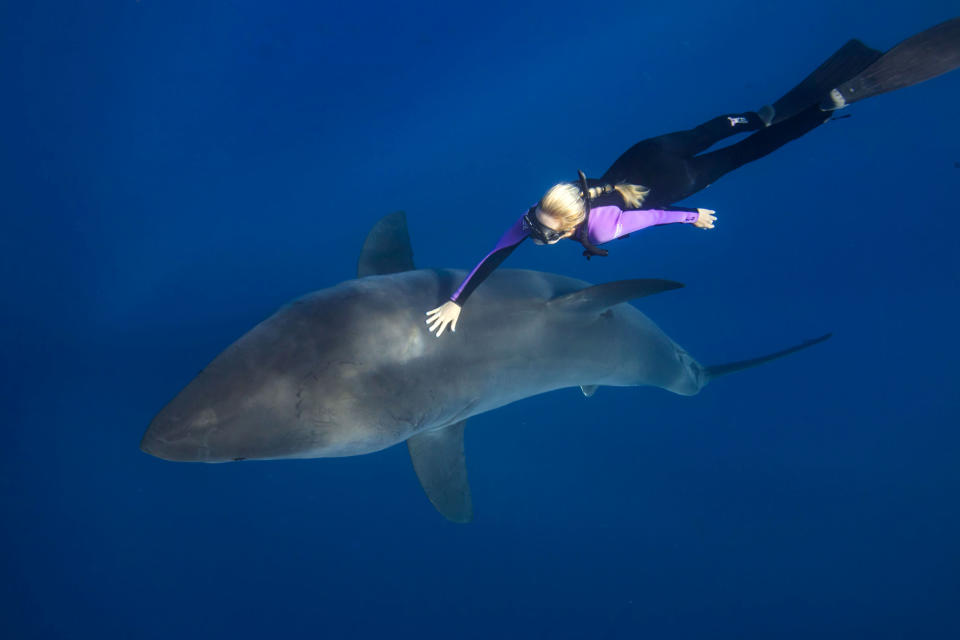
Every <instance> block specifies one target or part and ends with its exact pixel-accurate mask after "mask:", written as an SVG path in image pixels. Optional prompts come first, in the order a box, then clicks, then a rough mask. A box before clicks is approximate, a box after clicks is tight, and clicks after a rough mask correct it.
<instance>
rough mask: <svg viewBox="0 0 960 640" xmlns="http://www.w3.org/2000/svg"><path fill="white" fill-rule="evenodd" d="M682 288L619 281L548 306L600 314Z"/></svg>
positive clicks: (661, 282)
mask: <svg viewBox="0 0 960 640" xmlns="http://www.w3.org/2000/svg"><path fill="white" fill-rule="evenodd" d="M681 287H683V284H681V283H679V282H674V281H673V280H658V279H646V280H617V281H616V282H607V283H604V284H598V285H595V286H592V287H587V288H586V289H580V290H579V291H574V292H573V293H568V294H566V295H562V296H558V297H556V298H554V299H553V300H551V301H550V302H549V303H548V304H549V305H550V306H551V307H553V308H555V309H561V310H565V311H588V312H594V311H596V312H599V311H603V310H605V309H608V308H610V307H612V306H613V305H616V304H620V303H621V302H626V301H628V300H633V299H635V298H642V297H644V296H651V295H653V294H655V293H662V292H664V291H671V290H673V289H680V288H681Z"/></svg>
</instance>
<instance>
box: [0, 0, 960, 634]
mask: <svg viewBox="0 0 960 640" xmlns="http://www.w3.org/2000/svg"><path fill="white" fill-rule="evenodd" d="M197 4H198V3H177V2H158V1H156V0H143V1H142V2H134V1H133V0H127V1H124V2H119V1H118V2H103V3H70V2H54V3H40V2H32V3H30V2H27V3H20V2H16V3H15V2H4V3H2V4H0V79H2V98H0V115H2V122H3V125H4V126H3V140H2V143H0V211H2V219H3V225H2V228H0V268H2V270H3V274H2V275H3V279H2V281H3V284H4V286H3V291H2V298H0V300H2V302H0V304H2V305H3V309H2V318H3V320H2V322H3V327H2V333H0V336H2V337H0V340H2V345H0V346H2V361H0V367H2V369H0V374H2V376H3V379H2V383H3V387H2V388H3V396H2V398H3V403H2V410H3V414H4V415H3V422H2V425H3V433H4V438H3V444H2V446H0V465H2V467H0V480H2V486H0V500H2V503H0V507H2V514H3V536H2V552H0V560H2V563H3V566H2V570H3V574H2V577H3V579H2V580H0V633H2V635H3V636H4V637H10V638H86V637H91V638H104V637H109V638H114V637H116V638H120V637H123V638H171V637H186V638H193V637H226V636H227V635H228V634H229V635H230V636H231V637H237V638H245V637H265V636H268V635H269V636H270V637H293V636H294V634H311V635H312V636H313V637H318V636H319V637H331V638H333V637H337V638H339V637H343V638H352V637H358V638H359V637H398V636H403V635H410V634H414V633H416V634H418V637H421V638H431V637H444V638H461V637H469V638H490V637H511V638H514V637H515V638H536V637H543V638H564V637H571V638H574V637H577V638H579V637H584V638H585V637H599V638H604V637H609V638H634V637H639V636H640V635H641V634H643V635H644V636H645V637H711V638H745V637H771V636H772V637H797V638H809V637H839V638H849V637H871V638H881V637H891V638H894V637H908V636H909V637H957V634H960V614H958V603H960V577H958V576H960V571H958V569H960V547H958V545H957V540H958V539H960V512H958V507H957V496H958V492H960V470H958V469H960V465H958V462H960V456H958V454H960V433H958V425H960V419H958V418H960V406H958V404H960V401H958V394H957V390H956V383H957V359H958V356H960V338H958V330H957V328H958V326H960V306H958V303H957V293H958V287H960V267H958V261H957V233H956V219H957V213H958V210H957V202H956V193H957V187H958V185H960V168H958V165H957V163H958V162H960V119H958V118H957V117H956V115H957V113H958V109H960V73H954V74H952V75H948V76H944V77H941V78H938V79H936V80H933V81H931V82H929V83H926V84H924V85H921V86H918V87H914V88H911V89H909V90H905V91H901V92H898V93H895V94H890V95H886V96H882V97H880V98H878V99H875V100H870V101H866V102H863V103H860V104H857V105H856V106H855V107H853V108H851V109H850V110H849V112H850V113H851V114H852V115H853V117H852V118H850V119H845V120H841V121H837V122H833V123H830V124H828V125H826V126H824V127H822V128H820V129H818V130H817V131H815V132H813V133H811V134H809V135H808V136H806V137H804V138H803V139H801V140H799V141H797V142H795V143H792V144H790V145H789V146H788V147H786V148H784V149H782V150H780V151H778V152H777V153H775V154H774V155H772V156H770V157H768V158H765V159H763V160H761V161H759V162H757V163H755V164H753V165H750V166H748V167H745V168H743V169H741V170H739V171H737V172H736V173H734V174H732V175H730V176H727V177H726V178H724V179H722V180H721V181H719V182H718V183H717V184H716V185H714V186H713V187H711V188H710V189H709V190H707V191H705V192H701V193H700V194H697V195H696V196H694V197H693V198H691V199H690V201H688V202H689V203H690V204H691V205H693V206H707V207H711V208H714V209H716V210H717V212H718V215H719V216H720V218H719V224H718V227H717V229H716V230H715V231H712V232H709V233H708V232H699V231H695V230H691V229H690V228H687V227H684V228H660V229H654V230H650V231H647V232H643V233H641V234H635V235H634V237H632V238H631V239H630V240H627V241H625V242H623V243H618V244H617V245H616V246H615V247H614V249H615V250H614V251H613V252H612V255H611V257H610V258H608V259H605V260H593V261H592V262H591V263H587V262H586V261H584V260H582V259H581V258H580V257H579V251H577V249H576V247H575V246H573V245H566V246H561V247H559V248H556V249H552V250H547V249H537V248H535V247H533V246H532V245H529V246H528V245H525V246H524V247H523V248H522V249H521V250H519V251H517V252H516V253H515V254H514V255H513V256H512V257H511V259H510V261H509V263H508V265H507V266H512V267H525V268H541V269H545V270H552V271H559V272H563V273H566V274H570V275H573V276H577V277H581V278H584V279H588V280H591V281H594V282H602V281H607V280H613V279H618V278H624V277H644V276H646V277H668V278H672V279H676V280H681V281H683V282H686V283H687V285H688V286H687V289H685V290H683V291H680V292H676V293H671V294H666V295H663V296H658V297H655V298H651V299H648V300H644V301H642V303H640V304H639V305H638V306H640V307H641V308H642V309H643V310H644V311H645V312H647V313H649V314H650V315H651V316H652V317H653V318H654V319H655V320H656V321H657V322H658V323H659V324H660V325H661V326H662V327H664V329H665V330H666V331H667V332H668V333H669V334H670V335H671V336H672V337H674V338H675V339H676V340H677V341H678V342H679V343H680V344H682V345H684V346H685V347H686V348H687V349H688V350H689V351H690V352H691V353H692V354H694V355H695V356H697V357H698V358H700V359H701V360H702V361H704V362H708V363H710V362H722V361H725V360H731V359H738V358H741V357H747V356H751V355H755V354H757V353H761V352H764V351H768V350H771V349H775V348H779V347H782V346H785V345H787V344H791V343H794V342H796V341H798V340H799V339H802V338H806V337H811V336H813V335H818V334H820V333H822V332H825V331H834V332H835V337H834V339H833V340H831V341H829V342H828V343H826V344H824V345H822V346H819V347H817V348H816V349H813V350H810V351H807V352H804V353H802V354H799V355H796V356H794V357H792V358H790V359H788V360H784V361H779V362H777V363H775V364H771V365H768V366H766V367H764V368H761V369H755V370H752V371H749V372H745V373H742V374H739V375H738V376H736V377H730V378H727V379H724V380H722V381H719V382H717V383H716V384H715V385H712V386H711V387H709V388H707V389H706V390H705V391H704V392H703V393H702V394H701V395H699V396H697V397H694V398H683V397H679V396H674V395H671V394H669V393H667V392H663V391H660V390H656V389H606V388H605V389H601V390H600V391H599V392H598V393H597V395H596V396H594V397H593V398H592V399H590V400H586V399H584V398H583V397H582V396H581V394H580V393H579V391H577V390H575V389H568V390H563V391H560V392H556V393H552V394H548V395H546V396H541V397H538V398H532V399H529V400H526V401H523V402H521V403H517V404H516V405H513V406H509V407H506V408H503V409H501V410H499V411H497V412H494V413H490V414H486V415H483V416H479V417H477V418H474V419H472V420H471V421H470V428H469V429H468V435H467V452H468V463H469V469H470V477H471V483H472V486H473V496H474V502H475V507H476V520H475V522H474V523H473V524H470V525H467V526H457V525H453V524H450V523H447V522H446V521H444V520H443V519H442V518H441V517H440V516H439V515H438V514H437V513H436V512H435V511H434V510H433V508H432V507H431V506H430V504H429V502H428V501H427V500H426V498H425V497H424V496H423V494H422V491H421V489H420V487H419V485H418V483H417V481H416V478H415V476H414V474H413V471H412V469H411V467H410V464H409V460H408V457H407V452H406V450H405V447H394V448H392V449H389V450H387V451H383V452H381V453H377V454H374V455H369V456H361V457H356V458H346V459H329V460H309V461H291V462H254V463H244V464H228V465H200V464H195V465H191V464H174V463H168V462H163V461H160V460H157V459H154V458H151V457H148V456H147V455H145V454H143V453H141V452H140V451H139V450H138V443H139V439H140V437H141V435H142V433H143V431H144V429H145V428H146V426H147V424H148V423H149V421H150V419H151V417H152V416H153V415H154V414H155V413H156V412H157V411H158V410H159V409H160V408H161V407H162V406H163V404H164V403H165V402H166V401H167V400H169V399H170V398H171V397H172V396H173V395H174V394H175V393H176V392H177V391H178V390H179V389H180V388H181V387H182V386H183V385H184V384H186V383H187V382H188V381H189V380H190V379H191V378H192V376H193V375H194V374H195V373H196V371H197V370H199V369H200V368H201V367H202V366H203V365H204V364H206V363H207V362H208V361H209V360H210V359H211V358H212V357H213V356H215V355H216V354H217V353H218V352H219V351H220V350H221V349H222V348H224V347H225V346H226V345H227V344H229V343H230V342H231V341H233V340H234V339H235V338H236V337H238V336H239V335H240V334H242V333H243V332H244V331H246V330H247V329H248V328H250V327H251V326H252V325H253V324H255V323H256V322H258V321H259V320H261V319H262V318H264V317H265V316H266V315H268V314H269V313H271V312H272V311H273V310H274V309H275V308H277V307H278V306H280V305H281V304H282V303H284V302H285V301H287V300H289V299H291V298H293V297H295V296H298V295H300V294H302V293H304V292H307V291H310V290H313V289H318V288H322V287H327V286H330V285H333V284H335V283H337V282H339V281H342V280H344V279H347V278H350V277H352V275H353V273H354V270H355V266H356V257H357V253H358V251H359V248H360V245H361V243H362V241H363V238H364V235H365V233H366V232H367V230H368V229H369V227H370V226H371V225H372V223H373V222H374V221H375V220H376V219H378V218H379V217H380V216H381V215H383V214H385V213H388V212H390V211H393V210H395V209H398V208H402V209H405V210H406V211H407V212H408V216H409V222H410V230H411V235H412V238H413V243H414V249H415V252H416V260H417V262H418V264H419V265H420V266H455V267H462V268H468V267H470V266H472V264H473V262H474V261H475V260H476V259H478V258H479V257H481V256H482V255H483V254H484V253H485V252H486V251H487V250H488V249H489V248H490V246H491V245H492V243H493V242H494V241H495V240H496V238H497V237H498V236H499V234H500V233H501V232H502V230H503V229H504V228H505V227H506V226H507V225H509V224H510V223H511V222H512V221H513V220H515V218H516V216H517V215H519V213H520V212H522V211H523V210H524V208H525V207H526V206H528V205H529V204H530V203H531V202H533V201H535V200H536V198H538V197H539V195H540V194H541V193H542V191H543V190H544V189H545V188H546V187H548V186H549V185H551V184H552V183H553V182H555V181H557V180H561V179H569V178H570V177H572V176H573V175H574V171H575V170H576V168H578V167H582V168H583V169H585V170H586V171H587V173H588V174H593V175H596V174H599V173H600V172H602V171H603V170H604V169H605V168H606V166H607V165H608V164H609V163H610V162H611V161H612V160H613V159H614V158H615V157H616V156H617V154H619V153H620V152H621V151H622V150H623V149H625V148H626V147H627V146H628V145H629V144H632V143H633V142H634V141H636V140H638V139H640V138H643V137H648V136H651V135H657V134H660V133H665V132H667V131H671V130H675V129H682V128H687V127H690V126H693V125H695V124H698V123H699V122H701V121H703V120H706V119H707V118H710V117H712V116H714V115H717V114H719V113H723V112H729V111H741V110H745V109H754V108H757V107H759V106H760V105H761V104H764V103H766V102H771V101H772V100H774V99H775V98H776V97H777V96H779V95H780V94H781V93H783V92H784V91H785V90H786V89H788V88H789V87H791V86H792V85H793V84H795V83H796V82H797V81H798V80H799V79H800V78H802V77H803V76H804V75H805V74H806V73H807V72H808V71H810V70H811V69H812V68H813V67H815V66H816V65H817V64H819V62H820V61H821V60H822V59H823V58H825V57H826V56H827V55H828V54H829V53H831V52H832V51H833V50H834V49H835V48H836V47H838V46H839V45H840V44H842V43H843V42H844V41H845V40H846V39H848V38H850V37H859V38H861V39H863V40H864V41H866V42H867V43H868V44H870V45H872V46H874V47H877V48H881V49H885V48H888V47H890V46H892V45H894V44H895V43H896V42H898V41H899V40H901V39H902V38H904V37H907V36H908V35H911V34H913V33H915V32H917V31H920V30H922V29H924V28H926V27H929V26H931V25H933V24H935V23H937V22H940V21H942V20H944V19H946V18H949V17H951V14H952V13H953V12H956V10H957V6H956V3H955V0H942V1H933V0H925V1H921V2H914V3H902V2H893V1H891V0H883V1H881V2H877V1H875V0H870V1H868V0H856V1H846V2H827V1H823V0H811V1H809V2H804V3H797V4H798V6H796V7H795V8H792V9H789V10H788V9H785V8H784V5H783V4H782V3H778V2H767V3H759V2H756V1H755V0H751V1H749V2H747V1H743V0H727V1H724V2H705V1H703V0H700V1H696V2H691V1H685V0H679V1H675V2H669V3H657V6H654V7H651V6H649V3H638V2H624V3H610V2H608V3H602V4H601V5H596V6H593V5H590V4H589V3H588V4H587V5H584V4H583V3H579V2H577V3H560V2H556V1H551V2H537V3H526V4H520V5H519V6H518V5H517V4H516V3H514V2H491V1H489V0H488V1H486V2H482V3H475V4H472V5H470V6H466V5H462V4H460V5H459V6H460V7H461V8H457V9H448V8H438V7H439V5H438V4H435V3H430V2H408V3H400V4H399V5H395V4H394V3H389V4H388V3H383V4H382V5H377V4H374V5H370V4H367V3H347V4H348V5H349V6H341V7H337V8H331V7H321V6H318V5H317V4H315V3H301V4H300V5H299V6H287V7H286V8H267V7H266V6H265V5H266V4H267V3H262V2H252V1H247V2H229V3H228V2H208V3H200V6H197ZM284 4H286V3H284ZM458 4H459V3H458ZM585 78H586V79H588V80H589V85H590V87H591V90H590V91H589V97H588V98H587V97H585V94H584V91H583V90H582V85H581V84H580V83H581V81H583V79H585ZM463 321H466V322H468V321H469V315H468V314H467V315H465V316H464V319H463ZM445 339H446V337H445Z"/></svg>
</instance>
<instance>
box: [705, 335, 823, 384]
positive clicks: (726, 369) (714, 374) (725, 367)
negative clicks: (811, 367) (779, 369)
mask: <svg viewBox="0 0 960 640" xmlns="http://www.w3.org/2000/svg"><path fill="white" fill-rule="evenodd" d="M832 335H833V334H832V333H827V334H824V335H822V336H820V337H819V338H814V339H813V340H807V341H806V342H802V343H800V344H798V345H795V346H792V347H790V348H789V349H784V350H782V351H777V352H776V353H770V354H767V355H765V356H760V357H759V358H750V359H749V360H740V361H738V362H728V363H726V364H718V365H714V366H712V367H704V373H705V374H706V376H707V380H713V379H714V378H719V377H720V376H725V375H727V374H728V373H733V372H735V371H742V370H743V369H749V368H750V367H755V366H757V365H760V364H764V363H766V362H770V361H771V360H776V359H777V358H782V357H783V356H788V355H790V354H791V353H795V352H797V351H800V350H801V349H806V348H807V347H812V346H813V345H815V344H820V343H821V342H823V341H824V340H826V339H828V338H829V337H830V336H832Z"/></svg>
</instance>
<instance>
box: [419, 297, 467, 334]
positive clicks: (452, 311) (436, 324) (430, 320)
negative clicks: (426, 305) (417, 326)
mask: <svg viewBox="0 0 960 640" xmlns="http://www.w3.org/2000/svg"><path fill="white" fill-rule="evenodd" d="M459 317H460V305H458V304H457V303H456V302H454V301H453V300H447V301H446V302H444V303H443V304H442V305H440V306H439V307H437V308H436V309H431V310H430V311H427V324H428V325H430V331H431V333H432V332H433V331H436V332H437V337H438V338H439V337H440V336H441V335H443V331H444V329H446V328H447V325H448V324H449V325H450V331H456V330H457V319H458V318H459ZM451 323H452V324H451Z"/></svg>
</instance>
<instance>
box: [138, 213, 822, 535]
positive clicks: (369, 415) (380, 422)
mask: <svg viewBox="0 0 960 640" xmlns="http://www.w3.org/2000/svg"><path fill="white" fill-rule="evenodd" d="M464 275H465V272H464V271H462V270H456V269H417V268H416V267H415V266H414V262H413V250H412V247H411V243H410V236H409V232H408V229H407V222H406V216H405V214H404V213H403V212H396V213H393V214H390V215H387V216H386V217H384V218H382V219H381V220H380V221H379V222H378V223H376V225H375V226H374V227H373V229H372V230H371V231H370V232H369V234H368V236H367V238H366V240H365V242H364V244H363V249H362V251H361V253H360V258H359V260H358V265H357V278H355V279H351V280H348V281H346V282H342V283H340V284H337V285H336V286H333V287H329V288H326V289H322V290H319V291H315V292H313V293H309V294H307V295H304V296H302V297H300V298H298V299H296V300H293V301H292V302H290V303H288V304H286V305H284V306H283V307H281V308H280V309H279V310H277V311H276V312H275V313H274V314H273V315H271V316H270V317H268V318H267V319H265V320H263V321H262V322H260V323H259V324H258V325H256V326H255V327H253V328H252V329H251V330H250V331H249V332H247V333H246V334H244V335H243V336H241V337H240V338H239V339H238V340H236V341H235V342H234V343H233V344H231V345H230V346H229V347H227V348H226V350H224V351H223V352H222V353H220V354H219V355H218V356H216V357H215V358H214V359H213V361H212V362H210V364H209V365H207V366H206V367H205V368H204V369H203V370H202V371H201V372H200V373H199V374H198V375H197V376H196V378H195V379H194V380H192V381H191V382H190V383H189V384H188V385H187V386H186V387H185V388H184V389H183V390H182V391H180V392H179V393H178V394H177V395H176V396H175V397H174V398H173V399H172V400H171V401H170V402H169V403H167V404H166V406H164V407H163V408H162V409H161V411H160V412H159V413H158V414H157V415H156V416H155V417H154V418H153V420H152V421H151V422H150V424H149V426H148V428H147V430H146V433H145V434H144V435H143V438H142V440H141V443H140V448H141V449H142V450H143V451H144V452H146V453H148V454H150V455H153V456H156V457H158V458H162V459H165V460H171V461H180V462H229V461H239V460H266V459H289V458H324V457H335V456H356V455H363V454H368V453H372V452H375V451H379V450H382V449H385V448H387V447H391V446H393V445H396V444H399V443H402V442H406V444H407V448H408V450H409V453H410V458H411V461H412V463H413V468H414V470H415V472H416V475H417V477H418V479H419V481H420V484H421V486H422V487H423V489H424V491H425V493H426V495H427V497H428V498H429V499H430V502H431V503H432V504H433V505H434V507H435V508H436V509H437V510H438V511H439V512H440V513H441V514H442V515H443V516H445V517H446V518H447V519H448V520H450V521H453V522H458V523H464V522H469V521H471V520H472V518H473V500H472V497H471V492H470V485H469V482H468V478H467V467H466V459H465V454H464V429H465V425H466V423H467V420H469V419H470V418H472V417H474V416H477V415H479V414H482V413H485V412H488V411H493V410H494V409H497V408H499V407H502V406H504V405H507V404H510V403H512V402H517V401H520V400H523V399H524V398H529V397H531V396H535V395H538V394H542V393H547V392H549V391H553V390H556V389H562V388H565V387H574V388H576V387H579V388H580V389H581V391H582V392H583V394H584V395H585V396H588V397H589V396H592V395H593V394H594V392H595V391H596V389H597V388H598V387H602V386H610V387H633V386H654V387H659V388H662V389H665V390H667V391H671V392H673V393H677V394H681V395H686V396H690V395H694V394H696V393H697V392H699V391H700V390H701V389H703V387H704V386H706V385H707V384H708V383H709V382H710V381H711V380H714V379H716V378H717V377H719V376H722V375H726V374H728V373H732V372H734V371H739V370H742V369H746V368H749V367H753V366H756V365H759V364H763V363H765V362H769V361H771V360H774V359H776V358H780V357H783V356H785V355H788V354H791V353H794V352H796V351H799V350H801V349H806V348H808V347H810V346H813V345H815V344H817V343H820V342H823V341H824V340H826V339H827V338H829V337H830V334H826V335H823V336H820V337H818V338H814V339H812V340H807V341H804V342H802V343H799V344H796V345H794V346H792V347H789V348H787V349H783V350H780V351H777V352H775V353H770V354H767V355H763V356H760V357H756V358H751V359H748V360H741V361H738V362H732V363H726V364H721V365H714V366H704V365H701V364H700V363H699V362H698V361H697V360H696V359H694V358H693V357H692V356H690V354H688V353H687V352H686V351H685V350H684V349H683V348H682V347H680V346H679V345H678V344H676V343H675V342H674V341H673V340H671V339H670V338H669V337H668V336H667V334H666V333H664V332H663V331H662V330H661V329H660V328H659V327H658V326H657V325H656V324H654V322H653V321H652V320H650V319H649V318H648V317H647V316H646V315H644V314H643V313H642V312H641V311H640V310H639V309H637V308H636V307H635V306H633V305H631V304H629V301H630V300H634V299H638V298H642V297H645V296H649V295H653V294H658V293H663V292H666V291H671V290H675V289H679V288H681V287H682V286H683V285H682V284H680V283H678V282H674V281H671V280H662V279H634V280H622V281H616V282H608V283H604V284H598V285H591V284H589V283H587V282H584V281H582V280H577V279H574V278H569V277H565V276H563V275H558V274H554V273H545V272H539V271H528V270H519V269H503V270H498V271H496V272H494V273H493V274H491V275H490V276H489V278H488V279H487V280H486V281H485V282H484V284H483V286H481V287H479V288H478V289H477V291H476V292H474V294H473V296H472V297H471V300H470V309H469V313H468V314H465V317H464V321H463V322H461V323H460V326H459V327H458V330H457V332H456V333H455V334H452V335H449V336H445V337H443V338H440V339H438V338H437V337H435V336H434V335H433V334H431V333H429V331H428V330H427V327H426V325H425V323H424V310H426V309H430V308H433V307H435V306H437V305H438V304H439V303H440V302H442V301H444V300H446V299H447V298H448V297H449V296H450V294H451V293H452V292H453V291H454V290H455V288H456V286H457V284H458V283H459V282H460V281H461V280H462V278H463V277H464Z"/></svg>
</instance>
